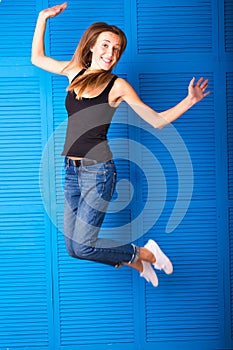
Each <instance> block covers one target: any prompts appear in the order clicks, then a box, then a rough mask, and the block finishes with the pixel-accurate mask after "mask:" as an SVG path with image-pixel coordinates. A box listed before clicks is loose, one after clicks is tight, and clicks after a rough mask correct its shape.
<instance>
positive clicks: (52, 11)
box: [39, 2, 68, 20]
mask: <svg viewBox="0 0 233 350" xmlns="http://www.w3.org/2000/svg"><path fill="white" fill-rule="evenodd" d="M67 6H68V3H67V2H64V3H63V4H61V5H56V6H53V7H50V8H48V9H45V10H42V11H41V12H40V14H39V16H40V17H42V18H43V19H44V20H47V19H48V18H51V17H55V16H57V15H59V14H60V13H62V12H63V11H64V10H65V9H66V8H67Z"/></svg>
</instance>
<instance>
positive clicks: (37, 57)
mask: <svg viewBox="0 0 233 350" xmlns="http://www.w3.org/2000/svg"><path fill="white" fill-rule="evenodd" d="M66 7H67V2H64V3H63V4H61V5H57V6H53V7H51V8H48V9H45V10H42V11H41V12H40V13H39V16H38V19H37V24H36V28H35V32H34V37H33V41H32V53H31V62H32V63H33V64H34V65H35V66H37V67H39V68H42V69H44V70H46V71H48V72H51V73H55V74H64V73H63V70H64V68H65V67H66V66H67V65H68V63H69V62H68V61H58V60H55V59H53V58H51V57H48V56H46V55H45V49H44V35H45V29H46V22H47V19H48V18H51V17H55V16H57V15H59V14H60V13H61V12H63V11H64V10H65V9H66ZM64 75H66V74H64Z"/></svg>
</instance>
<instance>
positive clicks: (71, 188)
mask: <svg viewBox="0 0 233 350" xmlns="http://www.w3.org/2000/svg"><path fill="white" fill-rule="evenodd" d="M83 164H84V163H83V162H82V161H81V165H80V166H78V167H77V166H74V165H73V163H72V162H71V161H70V160H69V159H68V158H65V170H66V176H65V185H64V195H65V206H64V233H65V243H66V248H67V251H68V253H69V255H70V256H72V257H74V258H78V259H83V260H92V261H96V262H100V263H103V264H107V265H111V266H115V267H119V266H121V265H122V263H133V262H136V261H137V259H138V248H137V247H136V246H135V245H133V244H121V243H120V242H116V241H114V240H111V239H104V238H98V234H99V231H100V228H101V225H102V223H103V220H104V217H105V214H106V211H107V207H108V204H109V201H110V200H111V198H112V195H113V192H114V189H115V182H116V167H115V164H114V161H113V160H109V161H107V162H104V163H98V164H94V165H88V166H87V165H85V166H84V165H83Z"/></svg>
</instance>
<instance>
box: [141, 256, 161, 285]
mask: <svg viewBox="0 0 233 350" xmlns="http://www.w3.org/2000/svg"><path fill="white" fill-rule="evenodd" d="M142 265H143V271H142V272H141V273H140V276H141V277H144V278H145V279H146V280H147V282H151V283H152V284H153V286H154V287H158V285H159V281H158V277H157V275H156V273H155V271H154V270H153V268H152V266H151V264H150V263H148V262H146V261H143V260H142Z"/></svg>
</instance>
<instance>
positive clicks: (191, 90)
mask: <svg viewBox="0 0 233 350" xmlns="http://www.w3.org/2000/svg"><path fill="white" fill-rule="evenodd" d="M66 7H67V3H66V2H65V3H63V4H61V5H57V6H54V7H51V8H48V9H45V10H43V11H41V12H40V14H39V16H38V20H37V24H36V28H35V33H34V38H33V43H32V57H31V60H32V63H33V64H35V65H36V66H38V67H40V68H42V69H45V70H47V71H49V72H52V73H56V74H61V75H65V76H67V77H68V79H69V86H68V88H67V90H68V92H67V97H66V109H67V113H68V126H67V133H66V140H65V145H64V149H63V153H62V154H63V155H64V156H65V168H66V178H65V186H64V189H65V193H64V194H65V208H64V233H65V243H66V247H67V251H68V253H69V254H70V256H72V257H74V258H77V259H85V260H92V261H95V262H100V263H104V264H108V265H111V266H115V267H120V266H122V265H125V266H129V267H132V268H135V269H137V270H138V271H139V272H140V276H142V277H144V278H145V279H146V280H147V281H149V282H151V283H152V285H153V286H158V278H157V275H156V272H155V270H154V269H159V270H163V271H164V272H165V273H166V274H171V273H172V272H173V266H172V263H171V261H170V260H169V258H168V257H167V256H166V255H165V254H164V253H163V252H162V251H161V249H160V248H159V246H158V244H157V243H156V242H155V241H153V240H149V241H148V242H147V244H146V245H145V247H138V246H137V245H135V244H122V243H120V242H116V241H113V240H110V239H101V238H99V237H98V234H99V230H100V227H101V225H102V222H103V220H104V217H105V213H106V211H107V207H108V203H109V201H110V200H111V198H112V195H113V191H114V189H115V184H116V167H115V164H114V161H113V159H112V153H111V150H110V148H109V145H108V140H107V132H108V128H109V126H110V123H111V120H112V117H113V114H114V112H115V110H116V107H117V106H118V105H119V104H120V103H121V102H122V101H125V102H126V103H128V104H129V105H130V106H131V107H132V108H133V109H134V111H135V112H136V113H137V114H138V115H139V117H141V118H143V119H144V120H145V121H146V122H148V123H149V124H150V125H152V126H153V127H155V128H162V127H164V126H165V125H167V124H169V123H171V122H172V121H174V120H176V119H177V118H178V117H180V116H181V115H182V114H183V113H185V112H186V111H187V110H188V109H189V108H191V107H192V106H193V105H194V104H196V103H197V102H199V101H201V100H202V99H203V98H204V97H205V96H207V95H208V94H209V92H205V91H206V89H207V87H208V80H207V79H206V80H204V79H203V78H200V79H199V80H198V81H197V83H196V84H194V82H195V78H192V80H191V81H190V83H189V86H188V95H187V96H186V97H185V98H184V99H183V100H182V101H181V102H179V103H178V104H177V105H176V106H174V107H172V108H170V109H168V110H166V111H163V112H161V113H158V112H156V111H154V110H153V109H152V108H150V107H149V106H148V105H146V104H145V103H144V102H143V101H142V100H141V99H140V97H139V96H138V95H137V93H136V92H135V90H134V89H133V87H132V86H131V85H130V84H129V83H128V82H127V81H126V80H124V79H121V78H118V77H117V76H116V75H114V74H112V69H113V67H114V66H115V65H116V64H117V63H118V61H119V59H120V58H121V56H122V54H123V52H124V50H125V48H126V44H127V40H126V36H125V34H124V33H123V32H122V30H121V29H119V28H117V27H116V26H113V25H108V24H106V23H104V22H97V23H94V24H92V25H91V26H90V27H89V28H88V29H87V30H86V31H85V33H84V34H83V36H82V38H81V40H80V42H79V44H78V47H77V49H76V51H75V53H74V55H73V57H72V59H71V61H58V60H55V59H53V58H51V57H48V56H46V54H45V50H44V33H45V29H46V21H47V20H48V19H49V18H51V17H54V16H57V15H58V14H60V13H61V12H63V11H64V10H65V9H66Z"/></svg>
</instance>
